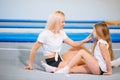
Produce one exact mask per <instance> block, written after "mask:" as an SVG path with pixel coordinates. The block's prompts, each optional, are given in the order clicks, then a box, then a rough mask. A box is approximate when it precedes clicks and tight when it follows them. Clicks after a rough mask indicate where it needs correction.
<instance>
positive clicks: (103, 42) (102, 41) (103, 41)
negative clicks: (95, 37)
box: [98, 39, 109, 48]
mask: <svg viewBox="0 0 120 80" xmlns="http://www.w3.org/2000/svg"><path fill="white" fill-rule="evenodd" d="M98 43H102V44H105V45H107V48H108V47H109V45H108V43H107V42H106V41H105V40H102V39H100V40H99V41H98Z"/></svg>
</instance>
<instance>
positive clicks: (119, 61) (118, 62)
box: [111, 58, 120, 67]
mask: <svg viewBox="0 0 120 80" xmlns="http://www.w3.org/2000/svg"><path fill="white" fill-rule="evenodd" d="M111 66H112V67H118V66H120V58H118V59H115V60H113V61H111Z"/></svg>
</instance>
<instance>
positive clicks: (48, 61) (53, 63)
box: [46, 55, 62, 67]
mask: <svg viewBox="0 0 120 80" xmlns="http://www.w3.org/2000/svg"><path fill="white" fill-rule="evenodd" d="M61 61H62V59H61V57H60V56H59V55H58V61H55V57H53V58H49V59H46V62H47V64H48V65H50V66H53V67H58V65H59V63H60V62H61Z"/></svg>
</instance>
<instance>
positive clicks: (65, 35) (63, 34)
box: [61, 30, 68, 40]
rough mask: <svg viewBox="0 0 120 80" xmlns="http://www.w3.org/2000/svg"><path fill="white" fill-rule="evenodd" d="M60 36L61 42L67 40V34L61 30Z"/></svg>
mask: <svg viewBox="0 0 120 80" xmlns="http://www.w3.org/2000/svg"><path fill="white" fill-rule="evenodd" d="M61 34H62V38H63V40H64V39H66V38H68V36H67V34H66V33H65V32H64V31H63V30H61Z"/></svg>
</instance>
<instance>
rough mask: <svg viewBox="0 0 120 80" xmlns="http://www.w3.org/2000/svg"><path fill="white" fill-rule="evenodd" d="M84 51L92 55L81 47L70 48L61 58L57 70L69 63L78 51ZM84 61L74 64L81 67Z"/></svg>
mask: <svg viewBox="0 0 120 80" xmlns="http://www.w3.org/2000/svg"><path fill="white" fill-rule="evenodd" d="M81 49H84V50H85V51H86V52H88V53H89V54H91V55H92V53H91V52H90V51H89V50H88V49H87V48H86V47H84V46H81V47H77V48H73V47H72V48H70V49H69V50H68V51H66V52H65V53H64V54H63V56H62V58H63V60H64V61H63V62H61V63H60V64H59V66H58V68H63V67H64V66H65V65H66V64H68V63H69V62H70V60H71V59H72V58H73V57H74V56H75V55H76V54H77V53H78V52H79V50H81ZM83 64H85V63H84V60H83V59H82V60H81V61H79V62H78V63H76V65H83Z"/></svg>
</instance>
